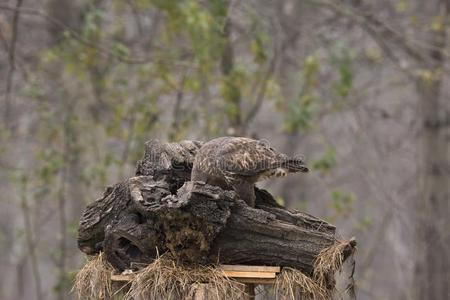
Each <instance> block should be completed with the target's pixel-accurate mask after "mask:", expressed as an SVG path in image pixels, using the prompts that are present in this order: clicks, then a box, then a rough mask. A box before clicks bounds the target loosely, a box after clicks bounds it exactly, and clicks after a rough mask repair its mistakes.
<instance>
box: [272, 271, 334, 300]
mask: <svg viewBox="0 0 450 300" xmlns="http://www.w3.org/2000/svg"><path fill="white" fill-rule="evenodd" d="M274 289H275V294H276V295H277V299H279V298H281V299H305V300H309V299H311V300H319V299H327V295H328V293H327V290H326V289H325V288H324V287H323V286H321V285H319V284H318V283H317V282H315V281H314V280H313V279H312V278H311V277H309V276H307V275H305V274H303V273H302V272H301V271H299V270H296V269H291V268H286V267H285V268H283V271H282V272H281V273H280V274H279V275H278V276H277V280H276V282H275V288H274Z"/></svg>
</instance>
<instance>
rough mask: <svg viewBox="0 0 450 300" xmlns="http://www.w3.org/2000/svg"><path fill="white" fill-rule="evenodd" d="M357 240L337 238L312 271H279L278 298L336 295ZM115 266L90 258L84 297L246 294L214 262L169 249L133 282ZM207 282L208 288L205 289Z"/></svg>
mask: <svg viewBox="0 0 450 300" xmlns="http://www.w3.org/2000/svg"><path fill="white" fill-rule="evenodd" d="M351 243H352V242H351V241H342V242H337V243H335V244H334V245H332V246H331V247H329V248H326V249H324V250H323V251H321V252H320V253H319V255H318V256H317V258H316V260H315V263H314V271H313V274H312V276H310V274H304V273H302V272H301V271H300V270H297V269H293V268H288V267H284V268H283V270H282V272H281V273H280V274H279V275H278V276H277V279H276V281H275V285H274V293H275V295H276V298H277V299H305V300H322V299H330V298H331V294H332V292H333V289H334V279H333V278H334V274H335V272H336V271H338V270H339V269H340V268H341V266H342V263H343V261H344V259H345V257H346V255H345V251H348V249H349V247H351V248H352V249H353V247H354V245H352V244H351ZM113 272H114V270H113V268H112V266H111V265H110V264H109V263H108V262H107V261H106V259H105V257H104V254H103V253H100V254H99V255H97V256H95V257H93V258H91V259H89V260H88V262H87V263H86V265H85V266H84V267H83V268H82V269H81V270H80V271H79V272H78V274H77V276H76V281H75V285H74V290H75V292H76V293H77V296H78V299H111V298H115V297H116V298H119V297H118V294H119V293H120V299H126V300H127V299H155V300H157V299H168V300H170V299H184V298H190V299H194V295H195V293H198V292H199V290H201V292H202V293H203V295H204V296H203V298H205V299H211V300H219V299H230V300H238V299H244V298H243V297H244V296H245V292H244V291H245V287H244V285H243V284H242V283H239V282H237V281H236V280H234V279H232V278H229V277H227V276H226V275H225V273H224V272H223V271H222V270H221V269H219V268H215V267H214V266H202V265H190V266H186V265H183V264H181V263H177V262H176V261H175V260H173V259H172V258H171V257H169V256H168V255H166V254H164V255H162V256H159V257H158V258H156V259H155V260H154V261H153V262H152V263H151V264H149V265H148V266H146V267H145V268H143V269H141V270H139V271H137V272H134V273H133V276H132V277H130V278H131V279H130V282H129V283H128V284H127V285H126V289H127V290H125V289H124V286H122V287H121V289H114V288H113V287H114V285H112V284H111V274H112V273H113ZM201 287H203V289H201Z"/></svg>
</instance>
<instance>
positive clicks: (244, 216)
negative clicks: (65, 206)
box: [78, 141, 335, 274]
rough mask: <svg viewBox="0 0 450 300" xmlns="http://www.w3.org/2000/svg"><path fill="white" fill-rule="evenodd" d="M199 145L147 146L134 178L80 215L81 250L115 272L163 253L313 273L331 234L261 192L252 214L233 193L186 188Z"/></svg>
mask: <svg viewBox="0 0 450 300" xmlns="http://www.w3.org/2000/svg"><path fill="white" fill-rule="evenodd" d="M200 146H201V143H199V142H181V143H179V144H178V143H177V144H164V143H160V142H158V141H152V142H149V143H147V144H146V154H145V156H144V159H143V160H142V161H140V162H139V163H138V167H137V175H138V176H136V177H133V178H130V179H128V180H126V181H124V182H121V183H119V184H117V185H115V186H113V187H110V188H108V189H107V190H106V192H105V194H104V195H103V197H102V198H100V199H98V200H97V201H95V202H93V203H92V204H90V205H89V206H88V207H87V208H86V210H85V212H84V214H83V216H82V218H81V221H80V228H79V236H78V244H79V247H80V249H81V250H82V251H84V252H85V253H87V254H94V253H96V252H98V251H100V250H103V251H104V252H105V254H106V255H107V259H108V261H109V262H110V263H111V264H112V265H113V266H114V267H116V268H117V269H119V270H123V269H127V268H132V267H133V266H136V264H139V263H144V264H148V263H150V262H151V261H152V260H153V259H154V258H155V257H156V256H157V255H158V253H159V254H163V253H166V252H168V253H170V254H171V255H172V256H173V257H175V258H176V259H178V260H180V261H183V262H186V263H202V264H208V263H216V262H220V263H226V264H249V265H252V264H254V265H277V266H287V267H292V268H296V269H300V270H302V271H304V272H305V273H307V274H311V273H312V271H313V262H314V259H315V257H316V256H317V255H318V254H319V252H320V251H321V250H323V249H324V248H326V247H328V246H330V245H332V244H333V243H334V242H335V238H334V233H335V227H334V226H332V225H330V224H328V223H326V222H325V221H322V220H320V219H318V218H315V217H313V216H310V215H307V214H304V213H300V212H297V211H288V210H285V209H284V208H283V207H281V206H279V205H278V204H277V203H276V202H275V200H274V199H273V197H272V196H271V195H270V194H269V193H268V192H266V191H264V190H259V189H256V208H252V207H249V206H248V205H247V204H246V203H245V202H244V201H243V200H241V199H238V198H237V196H236V194H235V193H234V192H233V191H224V190H222V189H220V188H219V187H215V186H211V185H207V184H204V183H202V182H190V181H188V180H189V177H190V170H191V167H192V161H193V158H194V156H195V152H196V150H197V149H198V148H199V147H200Z"/></svg>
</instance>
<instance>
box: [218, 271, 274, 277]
mask: <svg viewBox="0 0 450 300" xmlns="http://www.w3.org/2000/svg"><path fill="white" fill-rule="evenodd" d="M223 272H224V273H225V275H226V276H227V277H237V278H275V277H276V274H275V273H269V272H240V271H223Z"/></svg>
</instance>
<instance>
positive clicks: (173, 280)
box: [126, 255, 244, 300]
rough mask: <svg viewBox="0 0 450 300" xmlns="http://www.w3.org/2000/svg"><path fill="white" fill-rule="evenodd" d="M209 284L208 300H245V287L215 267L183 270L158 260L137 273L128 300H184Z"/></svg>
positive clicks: (169, 260) (173, 262)
mask: <svg viewBox="0 0 450 300" xmlns="http://www.w3.org/2000/svg"><path fill="white" fill-rule="evenodd" d="M204 283H207V288H205V289H204V290H203V291H204V292H205V293H207V296H206V297H204V298H205V299H212V300H219V299H230V300H235V299H242V296H243V290H244V285H243V284H241V283H238V282H237V281H235V280H233V279H230V278H228V277H226V276H225V274H224V273H223V271H221V270H219V269H216V268H214V267H213V266H183V265H178V264H176V263H175V261H173V260H171V259H169V258H165V257H164V255H163V256H161V257H159V258H158V259H156V260H155V261H154V262H153V263H151V264H150V265H149V266H147V267H146V268H144V269H142V270H140V271H139V272H137V273H136V276H135V278H134V279H133V281H132V282H131V287H130V290H129V291H128V293H127V295H126V298H127V299H155V300H156V299H167V300H169V299H184V298H185V297H188V296H192V294H193V293H194V288H193V287H196V286H202V284H204Z"/></svg>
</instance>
